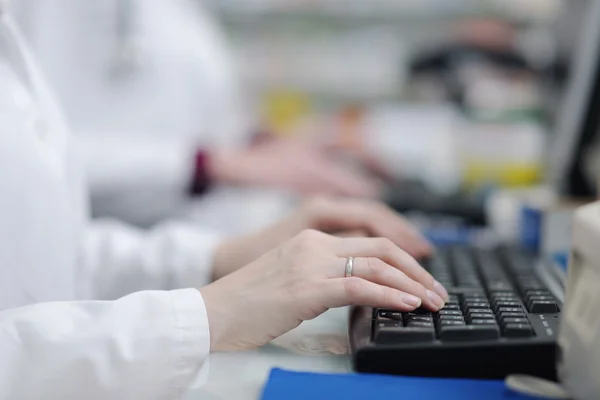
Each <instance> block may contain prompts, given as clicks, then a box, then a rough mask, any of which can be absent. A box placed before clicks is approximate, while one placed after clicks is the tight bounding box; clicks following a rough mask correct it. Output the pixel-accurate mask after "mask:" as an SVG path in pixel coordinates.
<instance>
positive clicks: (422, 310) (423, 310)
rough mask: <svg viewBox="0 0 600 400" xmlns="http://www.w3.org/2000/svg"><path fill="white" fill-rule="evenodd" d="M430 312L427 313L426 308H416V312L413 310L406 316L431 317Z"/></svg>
mask: <svg viewBox="0 0 600 400" xmlns="http://www.w3.org/2000/svg"><path fill="white" fill-rule="evenodd" d="M431 314H432V313H431V311H429V310H428V309H426V308H417V309H416V310H413V311H411V312H409V313H408V315H431Z"/></svg>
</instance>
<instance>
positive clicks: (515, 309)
mask: <svg viewBox="0 0 600 400" xmlns="http://www.w3.org/2000/svg"><path fill="white" fill-rule="evenodd" d="M497 312H498V313H500V314H502V313H505V312H520V313H522V312H523V309H522V308H521V307H499V308H498V310H497Z"/></svg>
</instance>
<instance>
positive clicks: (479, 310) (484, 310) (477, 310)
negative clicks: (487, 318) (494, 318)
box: [467, 308, 494, 316]
mask: <svg viewBox="0 0 600 400" xmlns="http://www.w3.org/2000/svg"><path fill="white" fill-rule="evenodd" d="M473 314H490V315H494V312H493V311H492V310H491V309H489V308H474V309H473V310H469V312H467V315H468V316H471V315H473Z"/></svg>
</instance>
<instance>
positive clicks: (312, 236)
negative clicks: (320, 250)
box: [294, 229, 321, 250]
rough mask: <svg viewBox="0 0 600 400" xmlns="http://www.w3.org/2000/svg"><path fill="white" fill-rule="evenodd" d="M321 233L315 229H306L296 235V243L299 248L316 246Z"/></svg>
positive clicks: (306, 248) (305, 248) (304, 248)
mask: <svg viewBox="0 0 600 400" xmlns="http://www.w3.org/2000/svg"><path fill="white" fill-rule="evenodd" d="M320 236H321V233H320V232H318V231H316V230H314V229H305V230H303V231H302V232H300V233H299V234H298V235H297V236H296V240H295V241H294V242H295V245H296V247H297V248H298V249H299V250H309V249H312V248H314V247H315V246H316V245H317V243H318V242H319V238H320Z"/></svg>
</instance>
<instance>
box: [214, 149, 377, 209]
mask: <svg viewBox="0 0 600 400" xmlns="http://www.w3.org/2000/svg"><path fill="white" fill-rule="evenodd" d="M209 168H210V174H211V176H213V177H214V179H215V180H217V181H219V182H225V183H229V184H235V185H252V186H268V187H278V188H283V189H287V190H291V191H293V192H295V193H299V194H302V195H315V194H324V195H343V196H352V197H369V198H374V197H377V195H378V194H379V187H378V185H376V184H375V183H374V181H373V180H370V179H368V178H367V177H365V176H361V175H359V174H357V173H354V172H352V171H350V170H349V169H348V168H345V167H344V166H342V165H341V164H340V163H337V162H335V161H334V160H333V159H332V158H330V157H329V156H328V155H327V154H326V152H325V151H323V149H320V148H318V147H317V146H313V145H311V144H310V143H306V142H304V141H299V140H285V139H273V140H270V141H268V142H267V143H265V144H261V145H257V146H253V147H250V148H248V149H245V150H240V151H236V152H223V153H217V154H214V155H213V156H212V160H211V162H210V167H209Z"/></svg>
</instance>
